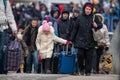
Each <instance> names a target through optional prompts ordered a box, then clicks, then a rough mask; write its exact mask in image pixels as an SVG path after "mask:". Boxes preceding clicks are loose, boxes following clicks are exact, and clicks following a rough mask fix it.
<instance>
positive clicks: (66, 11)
mask: <svg viewBox="0 0 120 80" xmlns="http://www.w3.org/2000/svg"><path fill="white" fill-rule="evenodd" d="M64 13H67V14H68V18H67V19H66V20H68V19H69V10H68V9H64V10H63V11H62V14H61V19H62V20H64V19H63V14H64ZM66 20H65V21H66Z"/></svg>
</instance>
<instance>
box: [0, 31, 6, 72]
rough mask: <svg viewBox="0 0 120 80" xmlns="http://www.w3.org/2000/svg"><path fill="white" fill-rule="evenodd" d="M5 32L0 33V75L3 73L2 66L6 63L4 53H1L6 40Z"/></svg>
mask: <svg viewBox="0 0 120 80" xmlns="http://www.w3.org/2000/svg"><path fill="white" fill-rule="evenodd" d="M5 36H6V32H5V31H3V32H0V74H1V73H4V64H5V62H6V56H5V53H4V52H3V47H4V44H5V39H6V37H5Z"/></svg>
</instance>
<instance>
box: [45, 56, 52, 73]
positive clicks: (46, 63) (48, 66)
mask: <svg viewBox="0 0 120 80" xmlns="http://www.w3.org/2000/svg"><path fill="white" fill-rule="evenodd" d="M45 73H46V74H50V73H51V71H50V58H47V59H46V60H45Z"/></svg>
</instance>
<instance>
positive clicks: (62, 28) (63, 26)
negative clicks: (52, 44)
mask: <svg viewBox="0 0 120 80" xmlns="http://www.w3.org/2000/svg"><path fill="white" fill-rule="evenodd" d="M69 27H70V20H69V19H67V20H64V19H63V18H61V19H60V24H59V25H58V33H59V37H61V38H63V39H67V40H68V39H69Z"/></svg>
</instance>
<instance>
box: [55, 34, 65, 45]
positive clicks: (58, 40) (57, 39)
mask: <svg viewBox="0 0 120 80" xmlns="http://www.w3.org/2000/svg"><path fill="white" fill-rule="evenodd" d="M54 41H55V42H59V43H62V44H66V42H67V40H64V39H62V38H59V37H57V36H55V35H54Z"/></svg>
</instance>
